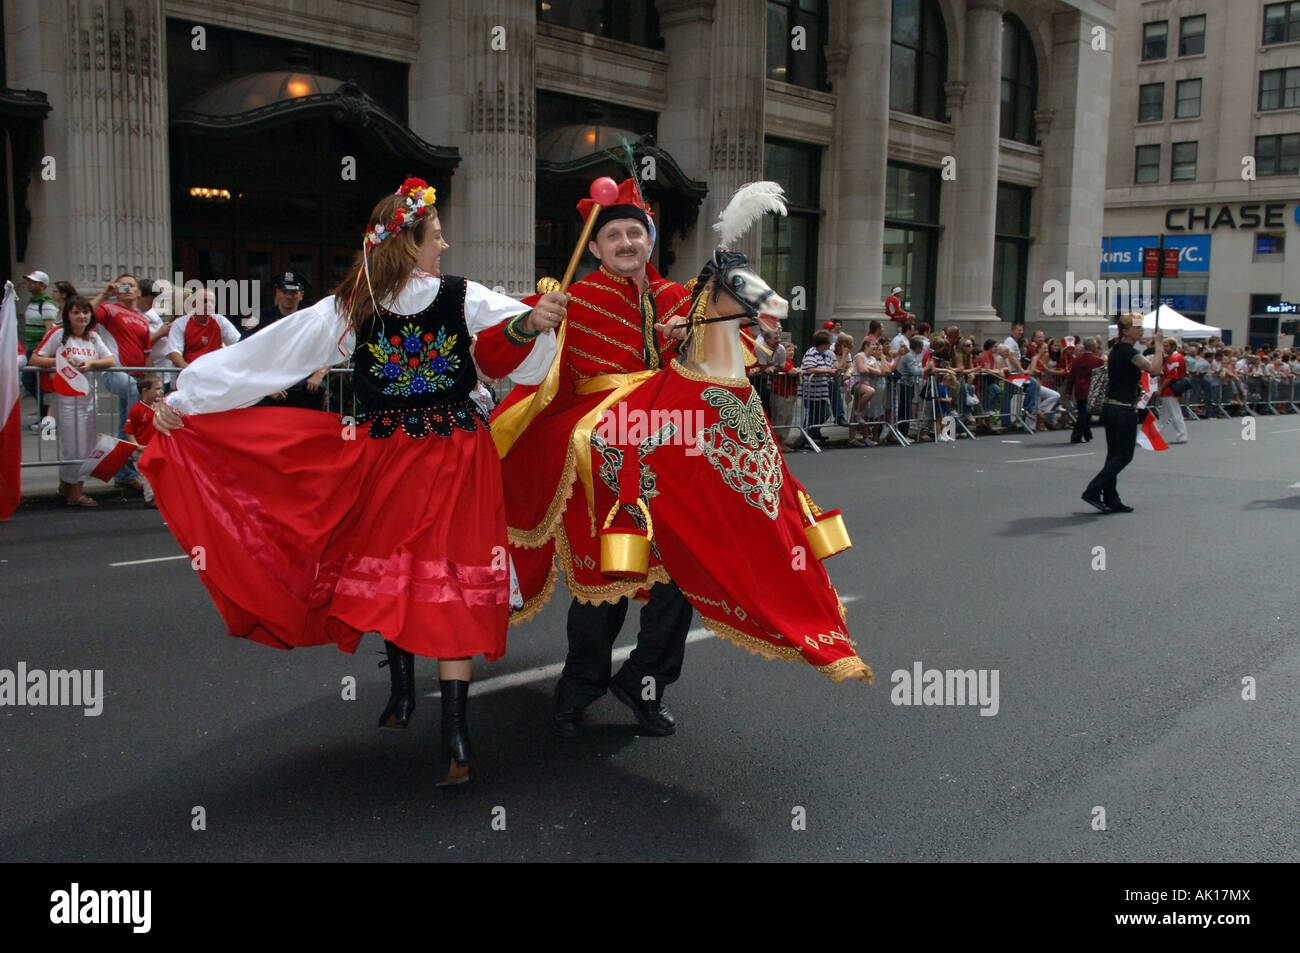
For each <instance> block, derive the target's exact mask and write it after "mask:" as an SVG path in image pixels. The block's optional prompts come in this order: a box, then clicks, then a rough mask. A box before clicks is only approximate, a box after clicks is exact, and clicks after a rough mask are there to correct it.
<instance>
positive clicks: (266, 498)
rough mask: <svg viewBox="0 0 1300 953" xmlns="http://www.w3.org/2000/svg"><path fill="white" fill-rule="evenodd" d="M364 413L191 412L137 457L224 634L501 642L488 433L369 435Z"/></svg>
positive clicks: (426, 648)
mask: <svg viewBox="0 0 1300 953" xmlns="http://www.w3.org/2000/svg"><path fill="white" fill-rule="evenodd" d="M368 426H369V425H366V424H363V425H361V426H359V427H355V428H353V430H352V431H351V432H350V434H349V432H348V431H347V430H346V429H345V427H344V425H343V424H341V423H339V422H338V420H337V418H335V417H333V416H331V415H327V414H322V413H318V412H316V411H310V410H301V409H297V408H278V407H257V408H249V409H247V410H235V411H229V412H227V413H221V414H202V415H195V416H190V417H187V418H186V420H185V426H184V427H183V428H181V429H180V430H177V431H175V432H174V433H173V434H171V435H170V436H166V437H163V436H160V437H158V438H157V439H155V440H154V441H153V443H151V444H150V445H149V449H148V451H147V452H146V453H145V454H144V457H143V458H142V460H141V463H140V466H141V469H142V470H143V471H144V473H145V475H146V476H147V477H148V479H149V482H150V483H151V484H152V485H153V487H154V491H155V494H156V498H157V502H158V508H159V510H160V511H161V512H162V515H163V517H164V518H165V519H166V520H167V524H168V526H169V528H170V529H171V531H172V533H173V534H174V535H175V536H176V539H177V540H178V541H179V542H180V544H181V546H182V547H183V548H184V549H185V550H186V552H187V553H190V554H191V556H192V557H194V558H193V559H192V562H194V563H195V564H196V568H197V569H198V570H199V578H200V579H201V580H202V581H203V584H204V585H205V586H206V587H207V589H208V592H209V594H210V595H211V596H212V600H213V602H214V603H216V606H217V610H218V611H219V612H220V613H221V617H222V619H224V620H225V623H226V627H227V630H228V631H229V633H230V634H231V635H235V636H239V637H241V638H247V639H252V640H253V641H255V642H261V643H262V644H264V645H271V646H275V647H277V648H294V647H297V646H303V645H321V644H324V643H327V642H332V643H334V644H336V645H338V647H339V648H340V649H342V650H343V651H345V652H355V651H356V648H357V644H358V643H359V642H360V640H361V635H362V634H363V633H365V632H372V631H374V632H380V633H382V634H383V636H384V637H385V638H387V639H390V640H391V641H393V642H396V643H397V644H398V645H399V646H401V647H402V648H404V649H406V650H408V651H411V652H415V653H416V654H417V655H423V656H426V657H431V658H457V657H461V656H470V655H479V654H483V655H486V656H487V657H488V659H489V660H492V659H496V658H499V657H500V656H502V655H503V654H505V648H506V627H507V621H508V614H509V570H508V566H507V563H506V559H505V553H506V522H505V504H504V500H503V496H502V490H501V471H500V467H499V465H498V462H497V456H496V450H495V448H494V447H493V444H492V438H491V436H490V434H489V433H488V431H487V430H486V428H484V429H480V430H477V431H475V432H473V433H469V432H465V431H461V430H456V431H453V433H452V435H451V436H449V437H438V436H429V437H424V438H421V439H415V438H411V437H408V436H406V435H405V434H404V433H402V432H401V431H400V430H399V431H398V432H397V433H396V434H394V435H393V436H391V437H388V438H386V439H382V440H376V439H372V438H371V437H370V436H369V434H368ZM349 435H350V436H351V439H348V437H349ZM196 547H202V550H201V552H197V553H196Z"/></svg>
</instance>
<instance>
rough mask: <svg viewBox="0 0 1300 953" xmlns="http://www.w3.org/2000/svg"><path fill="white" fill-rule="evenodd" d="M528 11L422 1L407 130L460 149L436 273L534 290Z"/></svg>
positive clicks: (487, 1) (504, 4)
mask: <svg viewBox="0 0 1300 953" xmlns="http://www.w3.org/2000/svg"><path fill="white" fill-rule="evenodd" d="M536 26H537V24H536V8H535V6H534V4H533V3H532V2H530V0H472V2H465V0H448V2H445V3H443V2H439V3H432V4H431V3H425V4H421V9H420V48H421V54H422V55H421V60H420V62H418V63H417V64H415V66H414V67H413V68H412V71H411V87H412V98H411V127H412V129H414V130H415V131H416V132H417V133H419V134H420V135H422V136H424V137H425V138H428V139H431V141H434V142H437V143H438V144H439V145H444V144H445V145H454V146H456V147H457V148H459V149H460V154H461V164H460V166H459V167H458V168H457V169H456V172H455V174H454V176H453V178H452V186H451V193H452V194H451V195H450V196H449V198H448V209H447V213H446V215H445V216H441V217H443V218H444V224H445V225H446V228H447V232H448V236H449V239H450V242H451V246H452V247H451V251H449V252H448V253H447V258H446V260H445V261H444V265H443V267H444V270H446V271H447V272H449V273H455V274H461V275H466V276H467V277H470V278H473V279H474V280H475V281H479V282H482V283H483V284H485V285H487V286H488V287H502V288H504V289H505V290H506V292H507V293H508V294H514V295H522V294H531V293H532V292H533V291H535V290H536V285H535V279H534V270H535V257H534V232H533V229H534V223H535V220H536V211H535V209H536V180H537V165H536V157H535V145H536V140H537V133H536V124H535V120H534V108H535V106H536V102H537V96H536V84H535V70H534V55H533V53H534V46H535V36H536Z"/></svg>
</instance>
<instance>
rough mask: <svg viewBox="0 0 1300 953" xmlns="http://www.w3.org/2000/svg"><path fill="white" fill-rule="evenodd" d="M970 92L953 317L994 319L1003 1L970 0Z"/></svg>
mask: <svg viewBox="0 0 1300 953" xmlns="http://www.w3.org/2000/svg"><path fill="white" fill-rule="evenodd" d="M962 63H963V64H964V73H965V76H964V81H965V83H966V91H965V96H964V97H963V102H962V106H961V118H960V120H959V121H958V123H957V134H956V160H957V168H956V173H957V178H956V181H955V183H954V184H955V185H956V187H957V218H956V221H954V222H953V223H952V227H950V228H949V229H947V230H946V235H945V239H946V240H947V241H950V242H953V243H954V247H953V250H952V251H953V255H952V319H953V320H954V321H956V322H957V323H958V324H962V323H970V322H972V321H988V320H991V319H993V315H994V311H993V231H994V225H995V222H996V217H997V196H998V140H999V127H998V123H999V118H1000V114H1001V103H1002V0H967V4H966V41H965V50H964V55H963V56H962Z"/></svg>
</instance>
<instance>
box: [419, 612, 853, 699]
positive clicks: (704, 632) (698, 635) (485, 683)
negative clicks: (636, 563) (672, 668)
mask: <svg viewBox="0 0 1300 953" xmlns="http://www.w3.org/2000/svg"><path fill="white" fill-rule="evenodd" d="M860 598H861V597H860V596H841V597H840V602H843V603H845V604H846V605H847V604H848V603H850V602H856V601H857V600H858V599H860ZM712 637H713V633H712V632H710V631H709V630H708V629H691V631H689V632H687V633H686V642H687V644H688V645H689V644H690V643H691V642H699V641H701V640H702V639H707V638H712ZM634 648H636V646H635V645H628V646H624V647H623V648H621V649H615V650H614V652H613V654H612V655H611V656H610V658H611V659H612V660H613V661H614V662H622V661H624V660H625V659H626V658H627V657H628V656H629V655H631V654H632V650H633V649H634ZM562 671H564V663H563V662H555V663H553V664H551V665H539V666H538V667H537V668H529V669H525V670H524V671H522V672H511V673H510V674H509V675H498V676H497V677H496V678H485V679H483V680H482V681H478V682H473V683H471V686H470V694H471V695H473V696H475V697H477V696H479V695H489V694H491V693H492V692H499V691H503V690H505V689H507V688H514V687H515V686H516V685H527V684H529V683H530V682H541V681H545V680H547V679H551V678H556V677H557V676H559V674H560V672H562ZM424 697H425V698H441V697H442V692H440V691H437V692H429V693H427V694H426V695H425V696H424Z"/></svg>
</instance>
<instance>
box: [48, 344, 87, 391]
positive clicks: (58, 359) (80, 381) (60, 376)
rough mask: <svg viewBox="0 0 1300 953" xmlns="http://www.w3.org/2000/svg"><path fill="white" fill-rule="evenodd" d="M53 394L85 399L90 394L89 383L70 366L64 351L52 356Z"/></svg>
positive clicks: (83, 375) (84, 376)
mask: <svg viewBox="0 0 1300 953" xmlns="http://www.w3.org/2000/svg"><path fill="white" fill-rule="evenodd" d="M54 392H55V393H56V394H62V395H63V396H64V397H85V396H86V395H87V394H89V393H90V381H89V380H87V379H86V375H85V374H83V373H81V371H79V370H77V369H76V368H75V367H73V366H72V363H71V362H70V361H69V360H68V355H67V353H66V352H65V351H59V353H58V354H56V355H55V356H54Z"/></svg>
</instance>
